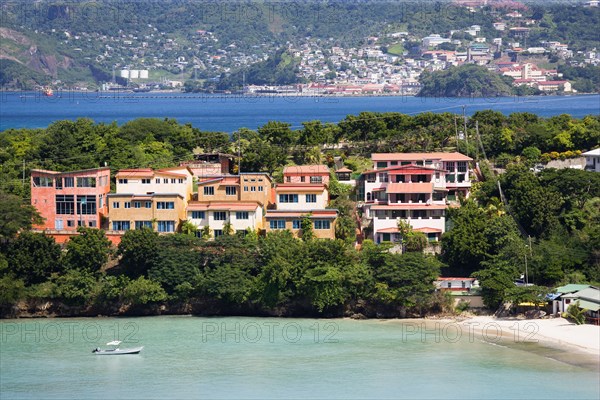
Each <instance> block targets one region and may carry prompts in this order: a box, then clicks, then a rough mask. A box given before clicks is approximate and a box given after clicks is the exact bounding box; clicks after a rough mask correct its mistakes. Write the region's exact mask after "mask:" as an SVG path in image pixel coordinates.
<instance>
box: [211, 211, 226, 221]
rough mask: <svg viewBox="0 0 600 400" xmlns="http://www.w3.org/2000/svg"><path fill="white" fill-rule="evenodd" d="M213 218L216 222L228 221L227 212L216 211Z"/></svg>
mask: <svg viewBox="0 0 600 400" xmlns="http://www.w3.org/2000/svg"><path fill="white" fill-rule="evenodd" d="M213 217H214V219H215V221H225V220H226V219H227V213H226V212H225V211H215V212H214V213H213Z"/></svg>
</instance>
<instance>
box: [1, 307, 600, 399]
mask: <svg viewBox="0 0 600 400" xmlns="http://www.w3.org/2000/svg"><path fill="white" fill-rule="evenodd" d="M418 324H420V322H402V323H400V322H398V321H375V320H369V321H353V320H310V319H277V318H197V317H184V316H182V317H147V318H135V319H127V318H90V319H84V318H77V319H50V320H47V319H44V320H4V321H0V334H1V342H0V345H1V347H0V375H1V376H0V378H1V379H0V398H2V399H13V398H29V399H42V398H61V399H62V398H65V399H88V398H111V399H118V398H123V399H133V398H144V399H150V398H197V399H214V398H218V399H222V398H236V399H238V398H244V399H269V398H276V399H286V398H293V399H304V398H319V399H359V398H360V399H364V398H377V399H386V398H387V399H391V398H393V399H402V398H404V399H419V398H427V399H432V398H434V399H441V398H443V399H529V400H531V399H587V398H589V399H598V398H599V395H600V388H599V382H598V375H597V371H594V370H592V369H587V368H584V367H579V366H574V365H572V364H569V363H565V362H561V361H556V360H555V359H554V358H551V357H548V355H549V354H550V353H548V352H547V351H546V350H544V349H543V348H541V347H540V346H539V345H536V344H532V345H529V346H524V347H523V348H518V347H517V348H515V347H513V346H510V345H509V346H508V347H506V346H504V345H500V344H494V343H493V342H494V341H495V338H493V337H489V338H488V339H489V340H490V342H484V341H482V340H480V339H477V338H474V337H471V336H470V335H469V333H468V332H467V331H459V329H458V328H457V326H456V325H455V326H442V328H443V329H440V330H438V331H435V330H432V329H428V330H423V331H419V325H418ZM436 332H437V333H436ZM115 338H119V339H121V340H123V341H124V344H123V345H122V346H121V347H127V346H139V345H143V346H144V350H143V351H142V353H140V354H139V355H127V356H97V355H94V354H92V353H91V350H92V349H93V348H95V347H97V346H102V345H103V344H104V343H106V342H108V341H110V340H113V339H115Z"/></svg>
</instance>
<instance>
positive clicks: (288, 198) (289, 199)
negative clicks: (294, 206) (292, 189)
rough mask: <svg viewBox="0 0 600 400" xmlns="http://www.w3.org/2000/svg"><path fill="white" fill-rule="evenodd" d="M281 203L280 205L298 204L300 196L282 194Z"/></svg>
mask: <svg viewBox="0 0 600 400" xmlns="http://www.w3.org/2000/svg"><path fill="white" fill-rule="evenodd" d="M279 202H280V203H297V202H298V195H297V194H280V195H279Z"/></svg>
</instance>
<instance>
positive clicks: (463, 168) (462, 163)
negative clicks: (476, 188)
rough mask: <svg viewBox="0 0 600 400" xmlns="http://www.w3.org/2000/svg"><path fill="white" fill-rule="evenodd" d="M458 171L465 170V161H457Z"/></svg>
mask: <svg viewBox="0 0 600 400" xmlns="http://www.w3.org/2000/svg"><path fill="white" fill-rule="evenodd" d="M458 172H467V162H466V161H459V162H458Z"/></svg>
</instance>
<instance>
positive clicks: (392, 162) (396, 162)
mask: <svg viewBox="0 0 600 400" xmlns="http://www.w3.org/2000/svg"><path fill="white" fill-rule="evenodd" d="M390 165H398V161H391V162H390Z"/></svg>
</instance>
